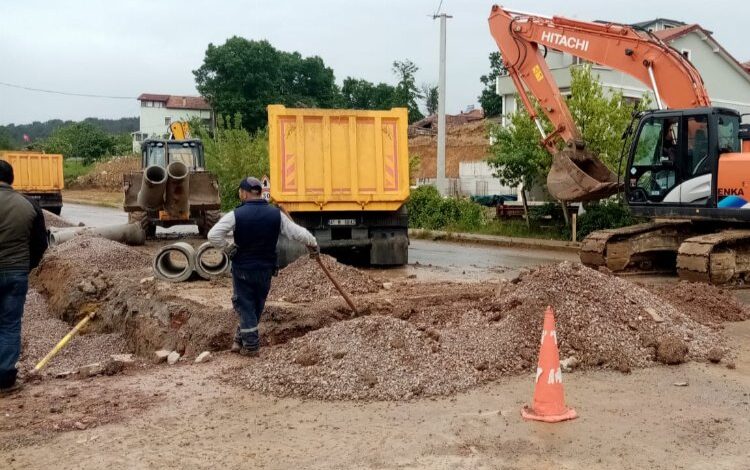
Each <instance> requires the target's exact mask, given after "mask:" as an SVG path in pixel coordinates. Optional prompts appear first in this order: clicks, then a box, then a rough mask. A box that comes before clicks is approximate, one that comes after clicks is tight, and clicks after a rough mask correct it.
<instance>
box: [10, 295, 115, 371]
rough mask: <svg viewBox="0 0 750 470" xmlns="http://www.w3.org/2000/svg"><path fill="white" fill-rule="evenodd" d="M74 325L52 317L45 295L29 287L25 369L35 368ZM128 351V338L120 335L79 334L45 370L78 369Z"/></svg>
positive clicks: (24, 329) (23, 336)
mask: <svg viewBox="0 0 750 470" xmlns="http://www.w3.org/2000/svg"><path fill="white" fill-rule="evenodd" d="M72 328H73V327H72V326H71V325H69V324H67V323H65V322H64V321H62V320H58V319H56V318H51V317H50V316H49V313H48V308H47V303H46V302H45V300H44V297H43V296H42V295H41V294H39V293H38V292H37V291H36V290H34V289H31V290H29V294H28V296H27V297H26V305H25V306H24V316H23V327H22V332H21V344H22V352H21V361H20V362H21V368H22V369H23V370H29V369H32V368H33V367H34V366H35V365H36V364H37V362H39V360H41V359H42V358H43V357H44V356H45V355H46V354H47V353H48V352H49V351H50V350H51V349H52V348H53V347H54V346H55V345H56V344H57V343H58V342H59V341H60V340H61V339H62V338H63V337H64V336H65V335H66V334H67V333H68V332H69V331H70V330H71V329H72ZM124 352H128V351H127V346H126V341H125V339H124V338H123V337H122V336H121V335H120V334H117V333H109V334H96V333H91V334H79V335H76V336H75V337H73V339H72V340H71V341H70V342H69V343H68V345H67V346H65V348H64V349H62V350H61V351H60V352H59V353H57V355H56V356H55V357H54V358H53V359H52V361H50V362H49V364H48V365H47V366H46V367H45V368H44V369H43V370H44V372H45V373H49V374H56V373H59V372H69V371H75V370H76V369H78V367H80V366H83V365H86V364H90V363H92V362H99V361H104V360H106V359H108V358H109V356H110V354H120V353H124Z"/></svg>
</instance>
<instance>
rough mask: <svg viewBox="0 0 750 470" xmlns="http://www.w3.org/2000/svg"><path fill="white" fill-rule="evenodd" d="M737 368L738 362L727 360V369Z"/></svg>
mask: <svg viewBox="0 0 750 470" xmlns="http://www.w3.org/2000/svg"><path fill="white" fill-rule="evenodd" d="M736 368H737V364H735V363H734V362H727V369H736Z"/></svg>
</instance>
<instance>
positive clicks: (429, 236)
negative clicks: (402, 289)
mask: <svg viewBox="0 0 750 470" xmlns="http://www.w3.org/2000/svg"><path fill="white" fill-rule="evenodd" d="M409 236H410V237H412V238H417V239H426V240H436V241H439V240H445V241H462V242H471V243H480V244H484V245H496V246H509V247H520V248H541V249H547V250H565V251H578V250H579V249H580V248H581V243H580V242H568V241H563V240H549V239H544V238H520V237H503V236H498V235H482V234H478V233H460V232H444V231H441V230H423V229H411V228H410V229H409Z"/></svg>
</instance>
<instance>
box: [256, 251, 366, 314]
mask: <svg viewBox="0 0 750 470" xmlns="http://www.w3.org/2000/svg"><path fill="white" fill-rule="evenodd" d="M320 259H321V260H322V261H323V263H324V264H325V266H326V267H327V268H328V270H329V271H330V272H331V274H333V276H334V277H336V279H337V280H338V281H339V282H340V283H341V286H342V287H343V289H344V290H345V291H346V292H347V293H348V294H368V293H373V292H377V291H378V290H379V289H380V287H381V284H380V283H379V282H377V281H375V280H374V279H372V278H371V277H369V276H368V275H366V274H365V273H363V272H362V271H360V270H359V269H357V268H353V267H351V266H347V265H345V264H341V263H339V262H338V261H336V259H335V258H333V257H331V256H328V255H320ZM339 295H340V294H339V293H338V291H336V288H335V287H334V286H333V284H332V283H331V281H330V280H329V279H328V277H326V275H325V273H323V270H322V269H321V268H320V266H318V263H317V262H316V261H315V260H314V259H311V258H310V257H308V256H303V257H301V258H299V259H297V260H296V261H294V262H293V263H291V264H290V265H288V266H287V267H285V268H284V269H282V270H281V271H279V275H278V276H277V277H274V278H273V281H272V283H271V292H270V293H269V295H268V298H269V300H277V301H285V302H294V303H299V302H311V301H315V300H319V299H321V298H328V297H332V296H339Z"/></svg>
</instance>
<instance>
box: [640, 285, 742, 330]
mask: <svg viewBox="0 0 750 470" xmlns="http://www.w3.org/2000/svg"><path fill="white" fill-rule="evenodd" d="M646 288H647V289H648V290H650V291H651V292H653V293H655V294H656V295H658V296H660V297H663V298H664V299H666V300H667V301H668V302H669V303H671V304H672V305H674V306H675V307H677V308H679V309H680V310H681V311H682V312H684V313H686V314H688V315H689V316H690V318H692V319H693V320H695V321H697V322H698V323H701V324H703V325H709V326H715V325H718V324H720V323H721V322H724V321H742V320H747V319H749V318H750V309H748V308H747V307H746V306H745V305H743V304H742V303H741V302H740V301H739V300H737V298H736V297H735V296H734V295H732V293H731V292H729V291H727V290H725V289H721V288H719V287H716V286H712V285H710V284H703V283H695V282H685V281H681V282H680V283H678V284H677V285H676V286H675V285H669V286H664V285H656V286H654V285H652V286H646Z"/></svg>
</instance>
